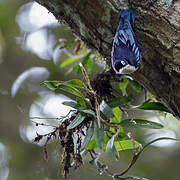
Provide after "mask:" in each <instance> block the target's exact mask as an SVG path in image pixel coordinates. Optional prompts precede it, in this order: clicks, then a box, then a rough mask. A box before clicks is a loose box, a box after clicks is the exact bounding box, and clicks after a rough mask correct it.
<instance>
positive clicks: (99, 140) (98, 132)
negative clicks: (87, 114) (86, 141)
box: [94, 123, 104, 149]
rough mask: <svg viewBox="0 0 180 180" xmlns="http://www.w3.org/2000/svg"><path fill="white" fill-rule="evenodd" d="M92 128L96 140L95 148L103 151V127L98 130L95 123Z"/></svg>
mask: <svg viewBox="0 0 180 180" xmlns="http://www.w3.org/2000/svg"><path fill="white" fill-rule="evenodd" d="M94 128H95V129H94V131H95V132H94V133H95V139H96V143H97V146H98V147H99V148H100V149H103V148H104V128H103V127H101V128H98V126H97V123H95V126H94Z"/></svg>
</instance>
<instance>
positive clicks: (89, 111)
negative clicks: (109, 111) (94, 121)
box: [79, 109, 96, 116]
mask: <svg viewBox="0 0 180 180" xmlns="http://www.w3.org/2000/svg"><path fill="white" fill-rule="evenodd" d="M79 111H80V112H83V113H86V114H90V115H92V116H96V114H95V112H94V111H93V110H91V109H79Z"/></svg>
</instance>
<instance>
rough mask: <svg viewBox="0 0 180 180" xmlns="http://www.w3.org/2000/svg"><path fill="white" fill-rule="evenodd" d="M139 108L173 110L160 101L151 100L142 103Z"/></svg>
mask: <svg viewBox="0 0 180 180" xmlns="http://www.w3.org/2000/svg"><path fill="white" fill-rule="evenodd" d="M137 108H138V109H143V110H158V111H164V112H168V113H171V111H169V110H168V108H167V107H165V106H164V105H163V104H161V103H159V102H150V100H148V101H146V102H144V103H143V104H142V105H140V106H139V107H137Z"/></svg>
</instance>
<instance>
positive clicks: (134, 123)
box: [120, 119, 163, 129]
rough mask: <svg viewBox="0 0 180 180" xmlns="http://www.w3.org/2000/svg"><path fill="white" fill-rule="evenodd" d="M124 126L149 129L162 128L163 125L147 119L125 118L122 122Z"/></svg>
mask: <svg viewBox="0 0 180 180" xmlns="http://www.w3.org/2000/svg"><path fill="white" fill-rule="evenodd" d="M120 125H121V126H122V127H142V128H149V129H161V128H163V125H162V124H160V123H156V122H152V121H147V120H144V119H125V120H122V121H121V122H120Z"/></svg>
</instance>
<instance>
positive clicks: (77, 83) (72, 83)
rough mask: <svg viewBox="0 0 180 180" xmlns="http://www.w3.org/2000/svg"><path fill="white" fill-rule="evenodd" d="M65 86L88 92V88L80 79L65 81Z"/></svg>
mask: <svg viewBox="0 0 180 180" xmlns="http://www.w3.org/2000/svg"><path fill="white" fill-rule="evenodd" d="M63 84H67V85H69V86H73V87H78V88H84V89H86V90H88V88H87V86H86V85H85V84H84V82H83V81H81V80H79V79H72V80H69V81H65V82H64V83H63Z"/></svg>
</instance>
